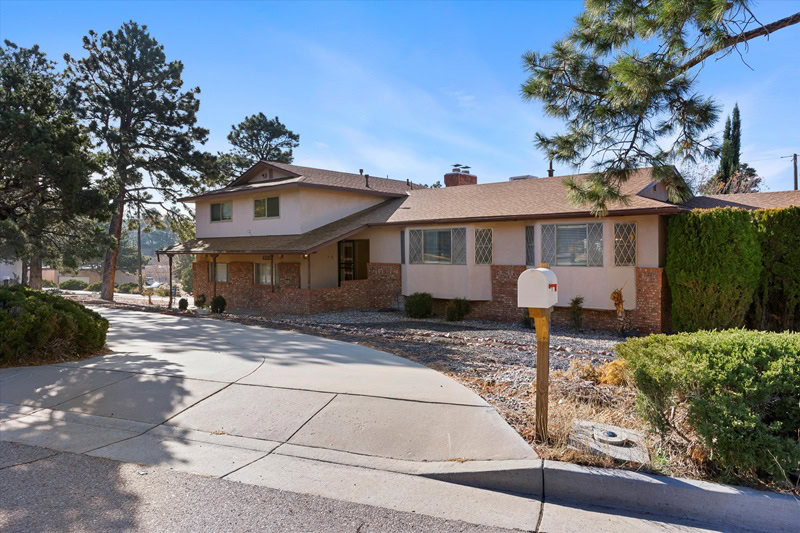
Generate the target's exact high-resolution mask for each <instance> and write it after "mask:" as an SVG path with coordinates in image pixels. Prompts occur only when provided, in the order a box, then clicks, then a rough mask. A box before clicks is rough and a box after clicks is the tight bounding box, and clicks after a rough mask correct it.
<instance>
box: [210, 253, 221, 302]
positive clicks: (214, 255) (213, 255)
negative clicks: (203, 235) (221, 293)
mask: <svg viewBox="0 0 800 533" xmlns="http://www.w3.org/2000/svg"><path fill="white" fill-rule="evenodd" d="M218 255H219V254H212V255H211V260H212V262H213V263H212V264H213V265H214V266H213V267H212V268H211V272H212V274H213V275H214V294H213V296H212V298H216V297H217V256H218Z"/></svg>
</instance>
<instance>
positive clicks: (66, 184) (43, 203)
mask: <svg viewBox="0 0 800 533" xmlns="http://www.w3.org/2000/svg"><path fill="white" fill-rule="evenodd" d="M62 81H63V80H62V76H61V75H60V74H59V73H58V72H57V71H56V70H55V64H54V63H53V62H52V61H50V60H49V59H47V57H46V55H45V54H44V53H43V52H41V51H40V50H39V47H38V46H34V47H32V48H20V47H18V46H17V45H15V44H14V43H12V42H10V41H5V48H2V49H0V147H1V149H0V253H2V254H3V256H4V257H5V256H7V255H8V256H10V257H9V258H21V259H23V260H24V262H25V263H26V266H28V265H29V268H30V286H31V287H33V288H36V289H39V288H41V282H42V277H41V276H42V262H43V261H44V262H47V263H48V264H51V265H53V266H60V265H63V266H67V267H71V268H75V267H77V266H79V263H80V262H81V261H82V260H84V259H86V258H87V257H90V256H91V254H92V253H97V252H98V250H102V249H104V248H103V247H104V246H105V245H106V244H107V241H105V240H104V239H103V238H102V235H98V234H97V233H96V232H95V231H94V228H95V227H96V225H95V220H94V219H96V218H100V217H103V216H105V214H106V201H105V197H104V196H103V195H102V193H101V191H100V190H99V189H98V188H97V187H95V185H94V184H93V183H92V180H91V176H92V174H93V173H95V172H98V171H99V170H100V167H99V165H98V164H97V160H96V158H95V157H94V156H93V154H92V153H91V150H90V148H91V145H90V143H89V139H88V136H87V133H86V131H85V129H84V128H82V127H81V125H80V124H79V123H78V122H77V120H76V118H75V109H74V108H73V107H72V106H71V105H70V103H71V102H70V101H69V100H68V99H67V98H65V94H64V86H63V83H62Z"/></svg>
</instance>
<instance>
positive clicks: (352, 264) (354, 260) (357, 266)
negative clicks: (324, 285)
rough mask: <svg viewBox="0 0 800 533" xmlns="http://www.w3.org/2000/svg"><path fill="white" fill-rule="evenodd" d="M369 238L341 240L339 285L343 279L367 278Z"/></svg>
mask: <svg viewBox="0 0 800 533" xmlns="http://www.w3.org/2000/svg"><path fill="white" fill-rule="evenodd" d="M367 263H369V240H368V239H357V240H347V241H339V285H341V284H342V281H349V280H354V279H367Z"/></svg>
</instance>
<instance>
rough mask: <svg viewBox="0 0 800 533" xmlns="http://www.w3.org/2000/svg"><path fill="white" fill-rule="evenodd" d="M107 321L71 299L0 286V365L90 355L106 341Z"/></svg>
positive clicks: (62, 359) (21, 287)
mask: <svg viewBox="0 0 800 533" xmlns="http://www.w3.org/2000/svg"><path fill="white" fill-rule="evenodd" d="M107 331H108V320H106V319H105V318H103V317H102V316H101V315H99V314H98V313H95V312H94V311H92V310H90V309H87V308H85V307H84V306H82V305H81V304H79V303H77V302H74V301H72V300H67V299H66V298H62V297H60V296H56V295H53V294H47V293H45V292H40V291H34V290H31V289H28V288H26V287H23V286H21V285H15V286H11V287H0V365H6V366H7V365H28V364H39V363H42V362H48V361H56V360H58V361H64V360H68V359H74V358H77V357H82V356H86V355H91V354H93V353H95V352H96V351H97V350H99V349H100V348H102V347H103V346H104V345H105V343H106V332H107Z"/></svg>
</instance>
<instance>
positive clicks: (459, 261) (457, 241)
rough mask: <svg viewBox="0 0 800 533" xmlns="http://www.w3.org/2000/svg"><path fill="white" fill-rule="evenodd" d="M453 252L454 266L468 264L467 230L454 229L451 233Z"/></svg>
mask: <svg viewBox="0 0 800 533" xmlns="http://www.w3.org/2000/svg"><path fill="white" fill-rule="evenodd" d="M450 235H451V237H450V242H451V246H452V248H451V250H452V258H453V259H452V261H453V264H454V265H466V264H467V228H453V229H452V231H451V234H450Z"/></svg>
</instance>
